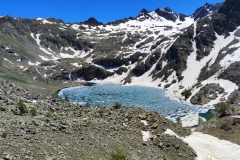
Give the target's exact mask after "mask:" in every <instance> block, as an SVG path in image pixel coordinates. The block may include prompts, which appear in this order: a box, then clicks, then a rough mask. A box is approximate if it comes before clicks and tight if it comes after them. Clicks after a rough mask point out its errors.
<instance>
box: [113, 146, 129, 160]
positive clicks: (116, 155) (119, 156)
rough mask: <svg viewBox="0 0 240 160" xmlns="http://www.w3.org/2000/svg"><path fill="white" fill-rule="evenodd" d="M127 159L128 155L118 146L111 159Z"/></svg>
mask: <svg viewBox="0 0 240 160" xmlns="http://www.w3.org/2000/svg"><path fill="white" fill-rule="evenodd" d="M125 159H126V156H125V155H124V154H123V153H122V151H120V150H119V149H118V148H116V149H115V150H114V151H113V152H112V153H111V159H110V160H125Z"/></svg>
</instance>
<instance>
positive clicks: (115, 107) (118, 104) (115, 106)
mask: <svg viewBox="0 0 240 160" xmlns="http://www.w3.org/2000/svg"><path fill="white" fill-rule="evenodd" d="M121 107H122V104H121V103H119V102H115V104H114V106H113V108H114V109H119V108H121Z"/></svg>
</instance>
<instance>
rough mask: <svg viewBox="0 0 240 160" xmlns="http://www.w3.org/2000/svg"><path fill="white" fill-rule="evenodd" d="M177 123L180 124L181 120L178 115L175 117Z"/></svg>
mask: <svg viewBox="0 0 240 160" xmlns="http://www.w3.org/2000/svg"><path fill="white" fill-rule="evenodd" d="M176 121H177V124H179V125H180V126H182V120H181V118H180V117H177V118H176Z"/></svg>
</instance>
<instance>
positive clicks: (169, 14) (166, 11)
mask: <svg viewBox="0 0 240 160" xmlns="http://www.w3.org/2000/svg"><path fill="white" fill-rule="evenodd" d="M155 12H156V13H157V14H158V15H159V16H160V17H164V18H165V19H167V20H171V21H174V22H175V21H176V20H177V18H178V15H177V14H176V13H175V12H173V11H172V10H171V9H170V8H169V7H166V8H163V9H162V8H158V9H156V10H155Z"/></svg>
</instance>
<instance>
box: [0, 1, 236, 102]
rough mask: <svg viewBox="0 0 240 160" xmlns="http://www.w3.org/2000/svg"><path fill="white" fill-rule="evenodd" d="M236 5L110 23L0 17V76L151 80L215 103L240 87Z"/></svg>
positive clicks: (186, 96)
mask: <svg viewBox="0 0 240 160" xmlns="http://www.w3.org/2000/svg"><path fill="white" fill-rule="evenodd" d="M238 3H239V1H238V0H227V1H226V2H224V4H216V5H210V4H206V5H204V6H203V7H200V8H198V9H197V10H196V12H195V13H193V14H192V15H191V16H186V15H183V14H176V13H174V12H173V11H172V10H171V9H170V8H164V9H161V8H158V9H156V10H155V11H147V10H146V9H143V10H142V11H141V12H140V13H139V15H138V16H137V17H135V18H133V17H130V18H125V19H123V20H117V21H115V22H110V23H108V24H102V23H101V22H98V21H97V20H96V19H94V18H90V19H89V20H87V21H85V22H81V23H76V24H66V23H64V22H63V21H61V20H57V19H54V18H49V19H41V18H38V19H22V18H16V19H14V18H11V17H8V16H5V17H1V18H0V31H1V32H0V39H1V40H0V45H1V47H0V56H1V57H2V58H1V60H0V77H1V78H4V79H14V80H16V81H21V82H22V81H26V80H27V81H31V82H38V81H46V82H49V83H51V82H54V83H56V82H64V81H67V80H69V79H70V78H71V79H72V80H87V81H91V80H103V81H109V82H114V83H122V84H130V85H131V84H140V85H149V86H155V87H160V88H164V89H166V90H168V91H169V92H170V93H172V94H173V95H174V96H177V97H181V98H184V99H186V100H187V101H188V102H191V103H193V104H201V105H204V104H209V105H212V104H216V103H219V102H221V101H225V100H227V99H229V96H230V94H231V93H233V92H234V91H235V90H238V88H239V81H238V78H237V77H238V76H239V72H238V63H239V59H240V56H239V46H240V42H239V37H240V35H239V32H240V31H239V29H240V28H239V26H240V24H239V20H238V18H237V17H238V16H239V10H240V9H239V5H238ZM20 77H24V78H20ZM69 77H70V78H69ZM209 86H211V88H209ZM219 89H220V90H221V92H218V90H219ZM203 90H206V92H207V94H206V95H204V96H203V95H202V93H203V92H202V91H203ZM204 93H205V91H204Z"/></svg>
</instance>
